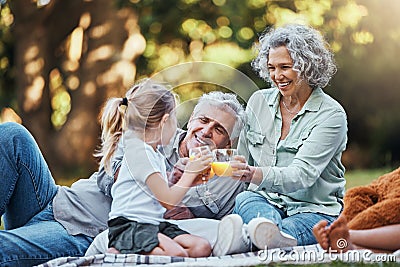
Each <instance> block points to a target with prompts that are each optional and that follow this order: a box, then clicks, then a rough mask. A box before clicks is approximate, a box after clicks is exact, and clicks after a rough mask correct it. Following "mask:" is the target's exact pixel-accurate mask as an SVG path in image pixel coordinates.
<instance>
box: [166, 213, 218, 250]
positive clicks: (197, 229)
mask: <svg viewBox="0 0 400 267" xmlns="http://www.w3.org/2000/svg"><path fill="white" fill-rule="evenodd" d="M168 222H170V223H173V224H176V225H177V226H178V227H179V228H181V229H182V230H185V231H187V232H188V233H190V234H192V235H196V236H199V237H202V238H205V239H206V240H207V241H208V242H209V243H210V244H211V246H212V247H213V246H214V244H215V242H216V239H217V233H218V225H219V223H220V221H219V220H214V219H207V218H194V219H186V220H168Z"/></svg>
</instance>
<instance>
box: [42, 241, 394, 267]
mask: <svg viewBox="0 0 400 267" xmlns="http://www.w3.org/2000/svg"><path fill="white" fill-rule="evenodd" d="M333 261H343V262H365V263H382V262H397V263H400V250H398V251H396V252H395V253H393V254H383V253H373V252H372V251H370V250H350V251H347V252H343V253H335V251H325V250H323V249H322V248H321V247H320V246H319V245H310V246H296V247H290V248H277V249H267V250H260V251H257V252H249V253H241V254H235V255H227V256H220V257H205V258H184V257H170V256H146V255H139V254H98V255H93V256H85V257H63V258H58V259H54V260H51V261H48V262H47V263H44V264H41V265H38V266H40V267H53V266H63V267H67V266H68V267H70V266H132V265H141V266H149V265H151V266H152V267H156V266H162V267H167V266H168V267H169V266H256V265H264V264H265V265H267V264H269V263H272V262H280V263H286V264H315V263H329V262H333Z"/></svg>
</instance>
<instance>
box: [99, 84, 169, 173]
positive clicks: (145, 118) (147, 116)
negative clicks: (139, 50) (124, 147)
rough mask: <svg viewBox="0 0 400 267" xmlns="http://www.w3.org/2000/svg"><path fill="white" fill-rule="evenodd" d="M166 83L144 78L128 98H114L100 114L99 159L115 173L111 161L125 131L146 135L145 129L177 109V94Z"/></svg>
mask: <svg viewBox="0 0 400 267" xmlns="http://www.w3.org/2000/svg"><path fill="white" fill-rule="evenodd" d="M170 89H171V88H170V87H169V86H167V85H165V84H161V83H157V82H155V81H153V80H151V79H144V80H141V81H139V82H138V83H136V84H135V85H134V86H132V87H131V88H130V89H129V90H128V92H127V93H126V95H125V98H116V97H113V98H110V99H109V100H108V101H107V102H106V103H105V105H104V107H103V110H102V113H101V114H100V124H101V128H102V133H101V142H102V143H101V148H100V149H99V151H98V152H97V153H95V156H96V157H101V161H100V165H104V168H105V170H106V172H107V173H108V174H111V159H112V156H113V154H114V152H115V150H116V148H117V146H118V142H119V141H120V138H121V136H122V132H123V130H125V129H130V130H133V131H135V132H136V133H138V134H139V135H140V134H144V130H145V129H151V128H155V127H158V125H159V123H160V121H161V119H162V117H163V116H164V115H165V114H169V113H171V112H172V111H173V109H174V108H175V95H174V94H173V93H172V92H171V90H170Z"/></svg>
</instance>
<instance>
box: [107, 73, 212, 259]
mask: <svg viewBox="0 0 400 267" xmlns="http://www.w3.org/2000/svg"><path fill="white" fill-rule="evenodd" d="M174 108H175V97H174V95H173V94H172V93H171V92H170V90H168V89H167V88H166V87H165V86H164V85H161V84H157V83H155V82H154V81H151V80H149V79H147V80H144V81H142V82H140V83H138V84H137V85H135V86H133V87H132V88H131V89H130V90H129V91H128V92H127V94H126V97H125V98H122V99H121V98H112V99H110V100H109V101H108V102H107V104H106V106H105V108H104V111H103V115H102V118H101V122H102V127H103V132H102V140H103V144H102V149H101V154H102V156H103V157H102V163H103V164H104V165H105V168H106V170H108V171H110V168H111V166H110V163H109V162H110V161H111V160H110V159H111V157H112V154H113V153H114V151H115V149H116V147H117V145H118V142H119V140H120V139H121V138H120V137H121V136H122V143H123V146H124V151H125V154H124V157H123V160H122V164H121V168H120V171H119V174H118V179H117V180H116V182H115V184H114V185H113V187H112V189H111V194H112V197H113V202H112V206H111V212H110V214H109V221H108V226H109V248H110V249H109V252H111V253H140V254H150V255H169V256H184V257H205V256H209V255H210V253H211V246H210V244H209V243H208V241H207V240H205V239H203V238H201V237H198V236H194V235H190V234H189V233H187V232H185V231H183V230H181V229H179V228H178V226H176V225H174V224H171V223H169V222H166V221H165V220H164V219H163V214H164V212H165V211H166V208H170V207H173V206H174V205H176V204H178V203H179V202H180V201H181V200H182V198H183V196H184V195H185V193H186V192H187V190H188V189H189V188H190V186H192V185H193V184H194V183H195V182H196V181H195V180H196V179H195V178H196V177H197V176H198V174H199V173H201V172H202V171H203V170H205V169H207V168H209V166H210V163H211V155H205V156H201V157H199V158H197V159H195V160H192V161H190V162H188V164H187V165H186V168H185V172H184V174H183V176H182V178H181V179H180V180H179V182H178V183H177V184H176V185H174V186H172V187H169V186H168V183H167V177H166V167H165V161H164V157H163V155H162V154H161V153H160V152H159V151H158V149H157V147H158V146H159V145H161V146H162V145H166V144H168V143H169V142H170V140H171V138H172V137H173V136H174V134H175V131H176V128H177V119H176V116H175V111H174ZM123 128H126V129H124V131H122V129H123Z"/></svg>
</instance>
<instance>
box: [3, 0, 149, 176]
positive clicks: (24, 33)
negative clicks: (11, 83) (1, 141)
mask: <svg viewBox="0 0 400 267" xmlns="http://www.w3.org/2000/svg"><path fill="white" fill-rule="evenodd" d="M10 4H11V9H12V12H13V14H14V15H15V25H14V29H13V30H14V35H15V44H16V47H15V52H16V56H15V60H16V62H15V65H16V70H17V71H18V72H19V73H23V74H24V75H19V77H21V78H20V79H18V81H17V84H16V88H17V91H18V102H19V107H20V110H19V113H20V116H21V118H22V120H23V124H24V125H25V126H26V127H27V128H28V129H29V130H30V131H31V132H32V134H33V135H34V136H35V138H36V140H37V141H38V143H39V146H40V148H41V150H42V152H43V154H44V156H45V158H46V160H47V162H48V164H49V166H50V169H51V170H52V172H53V175H54V177H55V178H61V177H62V178H68V177H72V176H78V175H79V176H81V177H85V176H88V175H89V174H90V173H91V172H93V171H94V170H96V169H97V162H96V160H95V159H94V157H93V156H92V155H93V152H94V151H95V148H96V147H97V146H98V145H99V136H100V127H99V124H98V121H97V118H98V115H99V112H100V109H101V106H102V104H103V103H104V101H105V100H106V99H107V98H108V97H110V96H123V94H124V92H125V91H126V89H127V87H128V85H129V84H131V83H132V82H133V81H134V79H135V74H136V73H135V65H134V60H135V59H136V57H137V56H138V55H140V54H141V53H142V52H143V49H144V39H143V38H140V37H141V35H140V32H139V27H138V25H137V23H136V22H137V20H136V15H135V14H133V13H132V10H117V8H116V7H115V6H114V5H113V1H110V0H96V1H78V0H72V1H71V0H70V1H62V0H59V1H57V0H53V1H51V2H50V4H49V5H47V6H45V7H43V8H37V7H36V5H35V4H34V3H32V1H29V0H14V1H10ZM77 27H79V29H81V30H82V31H83V42H81V43H82V46H81V47H82V53H81V54H80V57H78V58H75V59H71V57H70V56H69V54H68V53H69V47H70V43H71V41H70V40H71V39H70V36H71V33H72V32H73V31H74V30H75V29H77ZM132 36H139V37H138V38H136V39H137V40H139V41H138V42H139V43H140V44H141V45H138V46H137V49H136V52H135V53H134V54H133V55H132V53H131V56H128V57H127V56H126V54H125V56H124V55H123V54H122V53H121V52H122V49H123V48H124V44H125V42H126V41H127V39H128V38H129V37H132ZM75 44H76V43H75ZM78 45H79V43H78ZM74 64H75V65H74ZM121 65H123V66H125V68H121V67H119V68H118V66H121ZM71 66H72V67H71ZM127 69H128V70H131V71H130V72H129V73H126V71H127ZM54 70H56V71H54ZM54 73H58V77H59V79H60V83H61V84H59V85H58V86H59V88H62V89H63V90H64V91H65V92H66V93H67V94H68V95H69V98H70V100H69V99H68V98H67V100H65V99H64V100H63V101H64V103H67V102H68V101H70V103H69V104H70V107H71V110H70V112H69V113H68V114H67V115H66V116H67V118H66V121H65V123H64V124H63V125H61V126H59V127H55V126H54V123H53V122H52V120H51V116H52V113H53V108H52V102H51V101H53V100H54V94H55V93H54V80H55V79H54ZM69 80H74V81H75V84H78V85H77V86H70V84H69V83H68V81H69ZM52 88H53V89H52ZM65 101H67V102H65Z"/></svg>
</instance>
